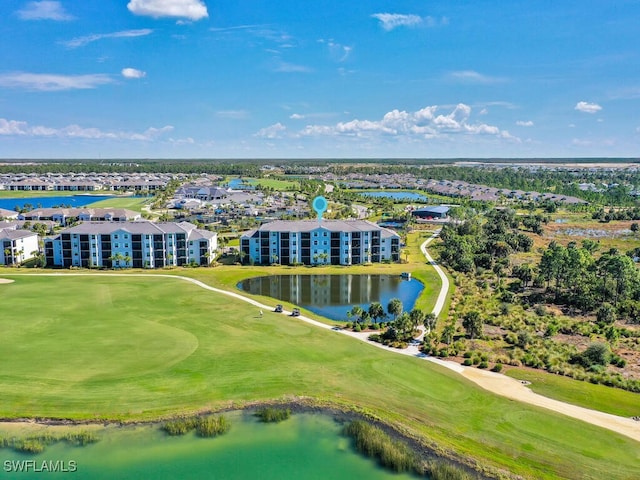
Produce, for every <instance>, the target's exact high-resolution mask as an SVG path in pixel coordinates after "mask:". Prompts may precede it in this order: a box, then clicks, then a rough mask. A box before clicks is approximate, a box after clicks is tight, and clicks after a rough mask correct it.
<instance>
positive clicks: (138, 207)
mask: <svg viewBox="0 0 640 480" xmlns="http://www.w3.org/2000/svg"><path fill="white" fill-rule="evenodd" d="M151 200H152V197H143V198H133V197H122V198H109V199H107V200H101V201H100V202H94V203H91V204H89V205H87V207H89V208H127V209H129V210H133V211H134V212H142V207H144V206H145V205H147V204H148V203H150V202H151Z"/></svg>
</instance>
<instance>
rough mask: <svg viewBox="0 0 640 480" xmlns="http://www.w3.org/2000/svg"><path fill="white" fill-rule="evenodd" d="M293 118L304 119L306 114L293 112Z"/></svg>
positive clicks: (291, 116)
mask: <svg viewBox="0 0 640 480" xmlns="http://www.w3.org/2000/svg"><path fill="white" fill-rule="evenodd" d="M289 118H290V119H291V120H302V119H304V115H300V114H299V113H293V114H291V115H290V116H289Z"/></svg>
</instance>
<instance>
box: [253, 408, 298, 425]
mask: <svg viewBox="0 0 640 480" xmlns="http://www.w3.org/2000/svg"><path fill="white" fill-rule="evenodd" d="M254 415H255V416H256V417H258V418H259V419H260V421H261V422H263V423H278V422H282V421H284V420H287V419H288V418H289V417H290V416H291V410H290V409H289V408H274V407H264V408H261V409H259V410H256V413H255V414H254Z"/></svg>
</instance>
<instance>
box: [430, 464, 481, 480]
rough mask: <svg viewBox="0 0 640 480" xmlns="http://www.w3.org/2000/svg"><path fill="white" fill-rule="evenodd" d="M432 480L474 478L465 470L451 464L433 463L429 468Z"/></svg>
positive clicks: (465, 479)
mask: <svg viewBox="0 0 640 480" xmlns="http://www.w3.org/2000/svg"><path fill="white" fill-rule="evenodd" d="M427 471H428V473H429V478H430V479H431V480H471V479H472V477H471V475H469V474H468V473H467V472H465V471H464V470H462V469H460V468H459V467H456V466H455V465H452V464H450V463H446V462H442V461H438V462H432V463H430V464H429V466H428V467H427Z"/></svg>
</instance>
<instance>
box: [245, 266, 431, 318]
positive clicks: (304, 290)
mask: <svg viewBox="0 0 640 480" xmlns="http://www.w3.org/2000/svg"><path fill="white" fill-rule="evenodd" d="M238 288H240V289H241V290H243V291H245V292H247V293H251V294H254V295H265V296H269V297H273V298H276V299H278V300H282V301H285V302H289V303H293V304H294V305H298V306H300V307H303V308H306V309H307V310H310V311H312V312H314V313H317V314H318V315H322V316H323V317H326V318H329V319H331V320H338V321H344V320H348V317H347V312H348V311H349V310H351V308H353V307H354V306H356V305H360V306H361V307H362V308H364V309H367V308H368V307H369V305H370V304H371V303H373V302H380V303H381V304H382V306H383V307H384V308H385V309H386V308H387V304H388V303H389V300H391V299H392V298H399V299H400V300H401V301H402V305H403V309H404V311H410V310H412V309H413V307H414V305H415V303H416V300H417V299H418V297H419V296H420V293H422V290H423V289H424V285H423V284H422V283H421V282H419V281H418V280H416V279H403V278H402V277H400V276H399V275H273V276H270V277H256V278H249V279H247V280H243V281H242V282H240V283H239V284H238Z"/></svg>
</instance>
